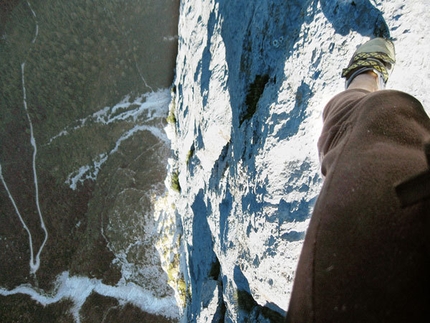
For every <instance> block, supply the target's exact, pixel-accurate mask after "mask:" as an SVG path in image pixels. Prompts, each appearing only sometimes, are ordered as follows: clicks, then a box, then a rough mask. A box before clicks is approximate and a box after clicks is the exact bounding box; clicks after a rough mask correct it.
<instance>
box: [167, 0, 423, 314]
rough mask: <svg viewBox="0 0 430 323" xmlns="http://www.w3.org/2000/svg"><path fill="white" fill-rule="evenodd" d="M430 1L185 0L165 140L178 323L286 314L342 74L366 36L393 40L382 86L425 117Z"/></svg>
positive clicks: (341, 86) (341, 82) (319, 183)
mask: <svg viewBox="0 0 430 323" xmlns="http://www.w3.org/2000/svg"><path fill="white" fill-rule="evenodd" d="M428 4H429V1H428V0H422V1H407V2H406V1H400V0H398V1H388V0H385V1H378V2H376V1H370V0H354V1H352V0H335V1H332V0H320V1H314V0H289V1H285V0H274V1H245V0H237V1H227V0H199V1H195V0H189V1H182V2H181V8H180V10H181V12H180V23H179V52H178V57H177V68H176V80H175V84H174V89H175V91H176V94H175V95H174V99H173V102H172V106H171V108H172V109H173V111H172V112H173V113H174V116H175V121H174V123H172V124H170V126H169V127H170V128H169V129H167V132H168V134H169V137H170V139H171V141H172V149H173V152H174V158H172V160H170V169H171V174H170V176H171V177H172V176H173V175H172V174H175V175H177V176H178V179H179V185H180V192H179V193H177V192H173V190H172V192H171V194H170V197H169V198H170V199H171V203H173V204H174V205H175V212H172V215H171V216H172V219H174V221H173V222H174V223H175V225H176V226H177V230H178V232H179V231H180V241H179V245H180V246H179V247H178V246H177V248H178V249H177V250H180V252H181V267H180V268H181V270H182V275H183V279H184V280H185V282H186V283H187V286H188V287H187V288H188V292H187V295H186V300H185V301H186V304H187V306H186V308H185V310H184V321H186V322H218V321H219V318H221V317H224V319H225V322H244V321H247V320H250V321H252V322H270V321H272V322H275V321H278V320H279V319H280V318H281V316H283V315H285V312H286V310H287V308H288V303H289V297H290V292H291V287H292V283H293V278H294V271H295V268H296V264H297V260H298V256H299V254H300V250H301V246H302V242H303V238H304V235H305V232H306V228H307V226H308V223H309V218H310V214H311V211H312V207H313V204H314V202H315V200H316V198H317V195H318V192H319V188H320V185H321V182H322V178H321V176H320V174H319V161H318V153H317V148H316V142H317V140H318V136H319V133H320V130H321V126H322V120H321V113H322V109H323V107H324V105H325V104H326V103H327V101H328V100H329V99H330V98H331V97H332V96H333V95H334V94H336V93H338V92H340V91H341V90H343V87H344V82H343V80H342V79H341V78H340V77H339V76H340V72H341V69H342V68H343V67H345V66H346V64H347V63H348V61H349V59H350V56H351V54H352V52H353V51H354V50H355V48H356V47H357V46H358V45H359V44H361V43H362V42H364V41H365V40H367V39H369V38H370V37H374V36H391V37H392V38H393V39H394V40H395V41H396V45H397V51H398V66H396V68H395V71H394V74H393V76H392V80H390V82H389V84H388V87H395V88H397V89H402V90H404V91H408V92H411V93H412V94H414V95H417V96H418V98H419V99H420V100H422V102H423V103H424V104H425V105H426V106H427V107H429V106H430V105H429V104H428V103H429V102H428V98H426V97H424V94H425V91H423V90H424V89H427V88H428V87H429V85H430V84H429V83H430V78H429V77H428V72H427V70H429V68H428V67H429V64H430V62H429V59H428V55H427V49H428V46H427V44H428V43H430V39H428V38H429V36H428V35H427V33H426V30H427V28H426V27H428V24H429V23H428V21H430V20H429V18H430V13H428V11H427V10H424V8H426V6H427V5H428ZM417 13H419V15H417ZM171 222H172V221H171ZM173 222H172V223H173ZM175 237H176V238H175V239H176V241H177V235H176V236H175Z"/></svg>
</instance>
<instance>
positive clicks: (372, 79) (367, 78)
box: [348, 71, 381, 92]
mask: <svg viewBox="0 0 430 323" xmlns="http://www.w3.org/2000/svg"><path fill="white" fill-rule="evenodd" d="M379 83H380V82H379V76H378V75H377V74H376V73H375V72H373V71H366V72H364V73H361V74H359V75H357V76H356V77H354V79H353V80H352V81H351V83H350V84H349V85H348V89H363V90H367V91H370V92H375V91H378V90H380V89H381V88H380V85H379Z"/></svg>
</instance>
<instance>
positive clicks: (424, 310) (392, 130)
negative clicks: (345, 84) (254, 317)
mask: <svg viewBox="0 0 430 323" xmlns="http://www.w3.org/2000/svg"><path fill="white" fill-rule="evenodd" d="M429 138H430V121H429V118H428V116H427V115H426V113H425V111H424V109H423V107H422V105H421V104H420V103H419V102H418V101H417V100H416V99H414V98H413V97H411V96H410V95H408V94H406V93H403V92H398V91H391V90H384V91H378V92H374V93H370V92H367V91H364V90H347V91H345V92H342V93H341V94H339V95H337V96H336V97H334V98H333V99H332V100H331V101H330V102H329V103H328V105H327V106H326V108H325V110H324V127H323V131H322V134H321V137H320V140H319V143H318V148H319V151H320V155H321V158H322V163H321V171H322V173H323V175H324V176H325V180H324V184H323V187H322V190H321V193H320V196H319V198H318V201H317V203H316V205H315V208H314V212H313V215H312V219H311V222H310V225H309V228H308V232H307V234H306V239H305V242H304V245H303V250H302V254H301V256H300V260H299V264H298V268H297V272H296V278H295V282H294V287H293V292H292V296H291V301H290V307H289V310H288V314H287V322H289V323H293V322H294V323H295V322H298V323H304V322H318V323H320V322H321V323H329V322H360V323H363V322H378V323H381V322H390V323H393V322H430V301H429V296H430V295H429V292H430V258H429V254H430V253H429V238H430V230H429V217H430V211H429V207H430V205H429V203H420V204H417V205H414V206H412V207H408V208H405V209H402V208H401V207H400V204H399V201H398V199H397V197H396V195H395V191H394V186H395V184H397V183H398V182H401V181H403V180H405V179H406V178H408V177H410V176H412V175H415V174H417V173H419V172H422V171H424V170H426V169H427V163H426V158H425V154H424V151H423V148H422V146H423V144H424V142H426V141H427V140H428V139H429Z"/></svg>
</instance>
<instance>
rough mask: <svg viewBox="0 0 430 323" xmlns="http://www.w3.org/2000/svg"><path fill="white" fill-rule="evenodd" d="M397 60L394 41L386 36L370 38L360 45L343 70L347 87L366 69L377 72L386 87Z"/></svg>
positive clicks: (382, 86) (382, 85)
mask: <svg viewBox="0 0 430 323" xmlns="http://www.w3.org/2000/svg"><path fill="white" fill-rule="evenodd" d="M395 62H396V53H395V49H394V44H393V42H392V41H390V40H387V39H384V38H374V39H371V40H369V41H368V42H366V43H364V44H363V45H361V46H360V47H358V49H357V50H356V51H355V53H354V55H353V56H352V59H351V61H350V62H349V65H348V67H347V68H345V69H343V71H342V77H344V78H345V79H346V82H345V86H346V88H348V86H349V84H350V83H351V82H352V80H353V79H354V77H356V76H357V75H359V74H361V73H364V72H366V71H373V72H374V73H376V74H377V75H378V77H379V80H380V83H381V88H385V84H386V83H387V81H388V77H389V76H390V74H391V71H392V69H393V67H394V64H395Z"/></svg>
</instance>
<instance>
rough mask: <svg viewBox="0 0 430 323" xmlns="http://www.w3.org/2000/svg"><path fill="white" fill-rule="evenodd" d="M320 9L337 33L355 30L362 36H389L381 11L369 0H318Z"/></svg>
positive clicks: (345, 33)
mask: <svg viewBox="0 0 430 323" xmlns="http://www.w3.org/2000/svg"><path fill="white" fill-rule="evenodd" d="M320 4H321V8H322V11H323V12H324V15H325V16H326V18H327V20H329V21H330V23H331V24H332V25H333V28H334V29H335V30H336V32H337V33H339V34H341V35H343V36H346V35H347V34H348V33H349V32H350V31H356V32H358V33H359V34H361V35H362V36H368V37H372V36H374V37H385V38H390V30H389V28H388V26H387V23H386V22H385V19H384V17H383V15H382V12H381V11H379V10H378V9H377V8H375V7H374V6H373V5H372V4H371V3H370V1H369V0H346V1H345V0H320Z"/></svg>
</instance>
